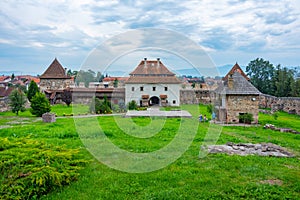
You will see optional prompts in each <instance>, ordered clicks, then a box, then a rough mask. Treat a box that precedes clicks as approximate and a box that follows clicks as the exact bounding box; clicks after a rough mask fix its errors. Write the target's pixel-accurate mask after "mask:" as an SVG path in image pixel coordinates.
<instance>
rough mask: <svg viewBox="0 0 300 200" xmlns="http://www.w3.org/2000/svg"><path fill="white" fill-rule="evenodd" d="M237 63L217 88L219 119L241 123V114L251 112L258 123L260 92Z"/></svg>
mask: <svg viewBox="0 0 300 200" xmlns="http://www.w3.org/2000/svg"><path fill="white" fill-rule="evenodd" d="M249 80H250V79H249V78H248V77H247V75H246V74H245V73H244V72H243V70H242V69H241V68H240V66H239V65H238V64H237V63H236V64H235V65H234V66H233V67H232V69H231V70H230V71H229V72H228V73H227V74H226V76H225V77H224V78H223V82H222V84H220V85H219V87H218V88H217V89H216V90H215V95H216V101H215V110H216V115H217V119H218V120H219V121H221V122H225V123H239V122H241V120H239V116H240V115H244V114H246V113H251V114H252V115H253V118H254V123H258V104H259V95H260V92H259V91H258V89H256V88H255V87H254V86H253V85H252V84H251V83H250V81H249Z"/></svg>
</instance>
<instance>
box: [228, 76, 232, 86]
mask: <svg viewBox="0 0 300 200" xmlns="http://www.w3.org/2000/svg"><path fill="white" fill-rule="evenodd" d="M228 88H229V89H233V78H232V74H230V75H229V76H228Z"/></svg>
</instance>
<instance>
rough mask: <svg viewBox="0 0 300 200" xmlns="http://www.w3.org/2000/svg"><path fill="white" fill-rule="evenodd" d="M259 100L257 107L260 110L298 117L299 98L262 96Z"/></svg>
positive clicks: (299, 110) (299, 112)
mask: <svg viewBox="0 0 300 200" xmlns="http://www.w3.org/2000/svg"><path fill="white" fill-rule="evenodd" d="M259 100H260V101H259V107H261V108H271V109H272V111H278V110H282V111H285V112H288V113H291V114H297V115H300V97H274V96H271V95H266V94H262V95H260V98H259Z"/></svg>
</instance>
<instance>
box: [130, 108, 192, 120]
mask: <svg viewBox="0 0 300 200" xmlns="http://www.w3.org/2000/svg"><path fill="white" fill-rule="evenodd" d="M125 117H168V118H172V117H173V118H177V117H178V118H180V117H184V118H191V117H192V115H191V114H190V113H189V112H188V111H186V110H171V111H161V110H159V107H151V108H148V109H147V110H145V111H136V110H129V111H127V113H126V114H125Z"/></svg>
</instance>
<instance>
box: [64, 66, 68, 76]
mask: <svg viewBox="0 0 300 200" xmlns="http://www.w3.org/2000/svg"><path fill="white" fill-rule="evenodd" d="M67 74H68V71H67V68H66V67H65V75H66V76H67Z"/></svg>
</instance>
